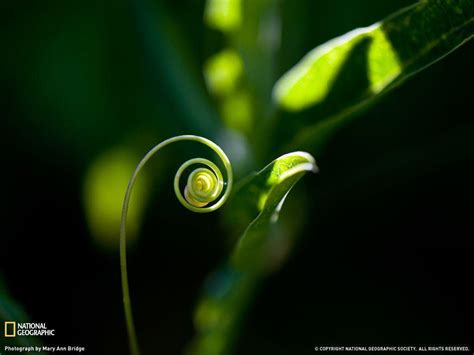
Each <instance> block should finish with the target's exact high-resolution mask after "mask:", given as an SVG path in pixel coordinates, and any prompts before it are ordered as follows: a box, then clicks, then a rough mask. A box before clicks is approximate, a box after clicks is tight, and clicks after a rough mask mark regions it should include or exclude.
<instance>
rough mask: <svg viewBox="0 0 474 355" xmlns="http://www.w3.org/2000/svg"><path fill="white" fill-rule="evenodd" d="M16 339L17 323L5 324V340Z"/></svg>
mask: <svg viewBox="0 0 474 355" xmlns="http://www.w3.org/2000/svg"><path fill="white" fill-rule="evenodd" d="M14 337H16V322H13V321H10V322H5V338H14Z"/></svg>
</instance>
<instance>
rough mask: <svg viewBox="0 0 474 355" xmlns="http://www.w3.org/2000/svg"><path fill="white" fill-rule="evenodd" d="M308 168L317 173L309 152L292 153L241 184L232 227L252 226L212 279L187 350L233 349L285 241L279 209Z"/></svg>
mask: <svg viewBox="0 0 474 355" xmlns="http://www.w3.org/2000/svg"><path fill="white" fill-rule="evenodd" d="M309 171H313V172H315V171H317V167H316V164H315V161H314V158H313V157H312V156H311V155H310V154H308V153H304V152H294V153H289V154H286V155H283V156H282V157H280V158H278V159H276V160H274V161H273V162H272V163H271V164H269V165H268V166H267V167H265V168H264V169H263V170H262V171H260V172H259V173H257V174H255V175H252V176H250V177H249V178H248V179H246V180H245V181H244V182H243V183H242V184H241V186H240V187H237V188H236V190H237V191H236V193H235V195H234V196H233V198H232V200H231V201H230V206H229V208H228V211H229V216H228V219H233V218H232V216H233V217H235V218H234V224H233V227H237V228H242V227H243V224H245V223H247V225H248V227H247V228H246V229H245V231H244V233H243V235H242V237H241V238H240V240H239V241H238V243H237V245H236V247H235V249H234V251H233V253H232V255H231V257H230V258H229V260H228V262H227V263H226V265H225V266H224V267H223V268H221V269H220V270H218V271H217V272H215V273H214V274H213V275H211V277H210V279H209V281H208V282H207V285H206V289H205V291H204V295H203V297H202V298H201V300H200V301H199V303H198V306H197V308H196V312H195V326H196V329H197V332H198V333H197V336H196V338H195V340H194V342H193V344H192V345H191V347H190V348H189V349H188V354H195V355H217V354H219V355H224V354H229V353H231V352H232V351H231V349H232V344H233V342H234V341H235V338H236V337H237V333H238V329H239V328H240V327H239V325H240V324H241V322H242V320H243V315H244V314H245V310H246V309H247V308H248V305H249V303H250V302H251V300H252V298H253V296H254V294H255V292H256V289H257V287H258V285H259V281H260V280H261V279H262V278H263V277H264V276H265V275H266V274H267V273H268V272H269V270H270V269H272V263H273V259H274V254H275V249H277V248H278V245H279V243H281V240H279V237H282V236H281V235H280V236H278V235H276V233H274V232H275V229H274V226H275V224H276V222H277V220H278V215H279V212H280V210H281V208H282V205H283V203H284V201H285V198H286V196H287V195H288V193H289V192H290V190H291V189H292V188H293V186H294V185H295V184H296V183H297V182H298V180H299V179H301V177H303V176H304V175H305V174H306V173H307V172H309ZM244 211H245V212H244ZM250 218H252V219H253V220H252V219H250ZM250 221H251V223H250V224H248V223H249V222H250ZM283 238H285V236H283Z"/></svg>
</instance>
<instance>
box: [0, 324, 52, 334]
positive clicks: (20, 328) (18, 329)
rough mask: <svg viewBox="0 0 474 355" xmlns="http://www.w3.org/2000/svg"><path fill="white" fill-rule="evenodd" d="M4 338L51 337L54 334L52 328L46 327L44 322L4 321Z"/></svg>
mask: <svg viewBox="0 0 474 355" xmlns="http://www.w3.org/2000/svg"><path fill="white" fill-rule="evenodd" d="M4 329H5V331H4V336H5V338H14V337H17V336H18V337H45V336H47V337H51V336H54V335H55V330H54V329H48V327H47V326H46V323H19V322H15V321H6V322H5V323H4Z"/></svg>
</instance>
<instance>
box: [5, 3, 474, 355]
mask: <svg viewBox="0 0 474 355" xmlns="http://www.w3.org/2000/svg"><path fill="white" fill-rule="evenodd" d="M411 3H412V2H411V1H402V0H387V1H383V2H382V1H376V0H358V1H349V0H332V1H329V0H320V1H313V0H298V1H289V0H286V1H283V0H282V1H269V0H268V1H263V0H262V1H255V3H253V2H252V3H250V5H248V6H247V7H246V9H247V10H248V11H253V12H249V13H250V14H252V13H255V14H261V16H260V15H259V16H257V15H256V16H255V18H254V17H252V16H251V15H248V14H249V13H247V15H248V16H247V17H246V21H249V22H245V27H244V28H243V30H241V33H240V34H239V35H238V36H227V35H224V34H223V33H221V32H220V31H217V30H215V29H212V28H211V27H212V26H211V25H212V19H209V18H207V20H206V19H205V17H204V8H205V1H203V0H200V1H194V0H181V1H171V0H167V1H164V0H132V1H126V0H117V1H89V0H84V1H81V2H79V1H74V0H71V1H68V2H64V1H42V2H39V1H22V2H20V1H8V0H4V1H2V4H1V5H0V14H1V15H0V16H1V17H0V20H1V21H0V43H1V48H2V54H1V66H0V78H1V84H0V90H1V95H0V102H1V106H0V113H1V116H2V133H3V134H2V146H3V155H2V174H1V179H2V186H3V201H4V202H3V211H2V227H3V228H2V235H1V238H0V272H1V278H2V279H3V281H4V283H5V285H6V288H7V289H8V290H9V293H10V295H11V296H12V298H14V299H15V300H16V301H17V302H18V303H19V304H21V305H22V306H23V308H24V309H25V310H26V312H27V313H28V314H29V316H30V318H31V319H32V320H34V321H37V322H47V323H48V325H50V326H51V327H52V328H55V329H56V332H57V336H56V337H55V338H54V341H50V340H49V339H45V343H46V344H49V342H51V343H52V344H53V343H54V344H59V343H63V344H77V345H84V346H86V347H87V350H88V353H91V354H104V353H105V354H109V353H110V354H112V353H113V354H126V353H127V351H128V350H127V340H126V333H125V322H124V319H123V312H122V305H121V299H122V296H121V288H120V275H119V263H118V240H117V237H118V222H119V220H118V218H119V211H120V208H121V205H120V204H121V201H122V198H123V191H124V188H125V184H126V182H127V181H128V178H129V176H130V174H131V171H132V170H133V168H134V166H135V165H136V163H137V162H138V160H139V159H140V157H141V156H142V155H143V154H144V153H145V152H146V151H147V150H148V149H149V148H151V146H152V145H154V144H156V143H158V142H159V141H161V140H163V139H165V138H168V137H170V136H173V135H178V134H188V133H191V134H200V135H204V136H206V137H208V138H210V139H213V140H215V141H216V142H217V143H218V144H221V145H222V147H223V149H224V150H225V151H226V152H227V153H228V154H229V157H230V158H231V161H232V162H233V164H234V168H235V170H236V174H237V176H238V177H242V176H244V175H245V174H246V173H248V172H250V171H253V170H255V169H260V168H262V167H263V166H264V165H266V164H267V163H268V162H270V161H271V160H273V159H274V158H276V157H278V156H279V155H281V154H283V153H286V152H287V151H286V147H285V144H284V143H285V142H288V141H290V140H291V139H290V138H291V137H289V135H291V132H293V131H294V130H295V129H297V128H298V125H300V123H299V122H307V121H308V120H311V118H312V114H314V111H313V110H312V109H309V110H306V111H303V112H302V113H298V114H294V113H282V112H279V111H278V110H277V109H276V108H275V107H274V106H273V104H271V101H270V95H271V88H272V86H273V84H274V83H275V81H276V80H277V79H278V78H279V77H281V75H282V74H283V73H285V72H286V71H287V70H288V69H289V68H291V67H292V66H293V65H294V64H295V63H296V62H297V61H298V60H299V59H300V58H301V57H302V56H303V55H304V54H306V53H307V52H308V51H309V50H311V49H312V48H314V47H315V46H317V45H319V44H321V43H323V42H325V41H327V40H329V39H331V38H333V37H336V36H338V35H341V34H343V33H345V32H348V31H350V30H352V29H354V28H357V27H361V26H368V25H370V24H372V23H374V22H376V21H378V20H380V19H383V18H384V17H386V16H387V15H389V14H391V13H393V12H394V11H396V10H398V9H400V8H402V7H404V6H407V5H410V4H411ZM262 9H264V10H262ZM244 15H245V14H244ZM205 21H207V23H208V25H206V22H205ZM265 28H270V30H268V31H267V32H265V30H264V29H265ZM261 36H263V38H264V40H263V42H260V41H261ZM265 36H266V37H265ZM262 43H267V44H268V47H265V45H264V44H262ZM229 48H230V50H229V51H230V52H227V54H228V57H227V60H229V61H230V63H231V64H230V65H231V66H233V70H234V72H235V73H239V72H240V71H245V73H246V74H245V78H244V79H242V80H241V81H240V82H239V87H238V89H237V91H236V94H235V95H233V96H232V97H231V98H223V97H224V96H222V94H221V93H219V90H221V92H222V90H223V92H225V90H226V85H231V86H232V83H230V84H229V83H227V84H226V82H225V80H224V82H222V81H221V82H220V84H219V83H217V84H216V85H217V86H215V87H217V89H216V90H217V91H215V92H214V93H213V92H212V91H213V90H212V83H210V82H209V80H211V79H209V76H207V77H206V76H205V73H206V71H207V70H211V71H212V61H209V58H213V56H214V55H216V53H219V52H221V51H222V50H224V49H229ZM233 50H236V51H237V53H240V54H241V55H242V58H243V59H242V58H239V57H237V59H236V58H235V57H232V55H233V52H232V51H233ZM229 56H230V59H229ZM472 63H474V47H473V45H472V43H468V44H467V45H465V46H463V47H462V48H460V49H459V50H457V51H455V52H454V53H452V54H451V55H449V56H448V57H447V58H445V59H443V60H442V61H440V62H439V63H436V64H435V65H433V66H431V67H430V68H428V69H427V70H425V71H423V72H421V73H420V74H418V75H416V76H415V77H413V78H411V79H410V80H408V81H407V82H406V83H404V84H403V85H402V86H400V87H398V88H397V89H395V90H394V91H391V92H390V93H388V94H387V95H385V96H384V97H383V98H382V99H381V100H379V101H378V102H377V104H376V105H374V106H372V107H370V108H369V109H367V110H365V111H364V112H363V113H362V114H360V115H359V116H358V117H357V119H354V120H351V121H350V122H349V123H348V124H347V125H345V126H344V127H343V128H342V129H340V130H338V131H337V132H336V133H335V134H334V135H333V136H332V137H331V138H330V140H329V141H328V142H327V144H326V145H325V146H324V148H320V149H317V150H314V151H310V153H312V154H313V155H314V156H315V158H316V160H317V162H318V166H319V168H320V174H318V175H317V176H310V177H305V179H304V181H303V182H302V183H300V185H298V186H297V188H296V189H295V191H294V192H292V193H291V194H290V196H289V199H288V201H287V203H286V204H285V207H284V209H283V216H282V217H283V218H285V216H286V218H287V219H289V220H291V218H292V216H296V215H298V216H303V217H304V218H301V221H302V222H301V225H300V226H299V229H298V234H299V235H300V238H299V239H298V240H299V242H298V243H297V247H296V248H295V249H294V252H293V253H292V254H291V256H290V257H289V260H288V261H287V262H286V263H285V264H284V265H280V266H279V268H278V271H276V272H275V273H274V274H273V275H272V276H270V277H269V278H268V279H267V280H266V281H265V282H264V283H263V284H262V285H260V290H259V293H258V296H257V297H256V298H255V300H254V303H253V304H252V306H251V308H250V310H249V312H248V315H247V317H246V318H245V321H244V323H243V326H242V334H241V336H240V337H239V338H238V341H237V344H236V347H235V353H236V354H310V353H312V352H313V349H314V347H315V346H317V345H344V344H346V345H356V344H368V345H375V344H472V342H473V339H472V334H474V327H473V312H472V311H473V309H472V299H473V294H472V290H470V287H469V286H470V284H471V283H472V273H471V272H470V271H469V270H470V267H472V252H473V243H472V235H473V230H472V200H473V197H474V187H473V184H472V181H473V178H474V170H473V163H474V143H473V139H472V137H473V135H474V122H473V121H472V118H473V103H474V91H473V90H472V82H473V80H474V72H473V70H472ZM217 70H218V69H217ZM236 76H238V74H236ZM206 78H207V86H206ZM231 82H232V80H231ZM219 85H220V86H219ZM209 88H210V91H211V92H209ZM229 90H230V89H229ZM258 120H267V121H264V122H263V123H260V122H259V123H258V124H256V123H255V122H256V121H258ZM270 129H271V130H270ZM267 130H268V132H271V134H270V133H269V134H268V135H266V134H265V132H267ZM187 148H188V146H187V145H186V144H185V145H183V147H177V148H170V150H169V151H168V152H167V153H166V154H162V155H160V158H159V159H157V160H156V161H155V162H154V163H153V164H152V167H150V168H149V169H147V171H146V174H145V176H144V177H143V179H142V180H141V184H140V185H139V186H138V189H137V191H135V192H136V196H135V201H134V204H133V206H132V215H131V216H130V218H131V222H132V223H131V226H130V228H131V229H130V233H131V234H132V236H134V238H132V239H133V240H132V242H131V244H132V246H133V249H132V250H131V252H130V254H129V264H130V277H131V290H132V300H133V303H134V307H135V313H136V323H137V331H138V334H139V341H140V343H141V344H142V347H143V352H144V353H157V352H161V353H166V354H179V353H183V351H184V349H185V348H186V346H187V344H189V343H190V341H191V339H192V337H193V334H194V330H193V324H192V322H193V309H194V306H195V304H196V301H197V299H198V297H199V295H200V294H201V290H202V284H203V282H204V280H205V279H206V276H207V275H208V274H209V272H210V271H211V270H214V269H216V268H217V267H218V266H219V265H221V263H222V262H223V261H224V260H225V258H226V256H227V254H228V253H229V250H230V249H231V247H232V243H233V241H234V240H233V239H232V236H231V234H232V233H230V232H229V231H228V230H227V228H226V226H225V223H223V222H222V219H221V218H220V213H216V214H210V215H196V214H192V213H191V212H188V211H186V210H185V209H183V208H182V206H180V205H179V203H178V202H177V200H176V199H175V197H174V195H173V191H172V185H171V181H172V177H173V174H174V173H175V171H176V167H177V166H178V164H179V163H180V162H182V160H183V159H184V157H187V154H186V153H187V152H186V149H187ZM193 149H194V147H193ZM291 149H295V150H296V149H302V148H301V147H291ZM195 152H196V151H195V150H193V153H195ZM188 155H189V154H188ZM183 221H184V222H183ZM1 297H2V295H0V298H1Z"/></svg>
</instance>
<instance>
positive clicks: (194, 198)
mask: <svg viewBox="0 0 474 355" xmlns="http://www.w3.org/2000/svg"><path fill="white" fill-rule="evenodd" d="M179 141H194V142H198V143H202V144H204V145H206V146H207V147H209V148H211V149H212V150H213V151H214V152H215V153H216V154H217V155H218V157H219V158H220V159H221V160H222V163H223V165H224V167H225V169H226V178H227V181H226V182H225V181H224V178H223V175H222V173H221V171H220V170H219V168H218V167H217V165H215V164H214V163H213V162H211V161H210V160H207V159H203V158H194V159H190V160H188V161H186V162H185V163H183V164H182V165H181V166H180V167H179V169H178V171H177V172H176V175H175V178H174V191H175V193H176V197H177V198H178V200H179V202H181V204H182V205H183V206H184V207H186V208H187V209H189V210H191V211H193V212H198V213H207V212H212V211H215V210H217V209H218V208H219V207H221V206H222V205H223V204H224V203H225V202H226V200H227V199H228V197H229V195H230V192H231V189H232V183H233V176H232V167H231V165H230V161H229V158H228V157H227V155H226V154H225V153H224V151H223V150H222V149H221V148H220V147H219V146H218V145H217V144H215V143H214V142H212V141H210V140H209V139H206V138H203V137H199V136H193V135H182V136H176V137H172V138H169V139H167V140H165V141H163V142H161V143H159V144H157V145H156V146H155V147H153V148H152V149H151V150H150V151H149V152H148V153H147V154H146V155H145V156H144V157H143V159H142V160H141V161H140V163H139V164H138V165H137V167H136V169H135V171H134V172H133V174H132V177H131V178H130V181H129V182H128V186H127V190H126V192H125V198H124V201H123V206H122V216H121V222H120V269H121V276H122V291H123V304H124V310H125V320H126V322H127V332H128V336H129V342H130V351H131V353H132V354H133V355H139V354H140V350H139V347H138V341H137V336H136V332H135V326H134V322H133V315H132V307H131V303H130V290H129V284H128V273H127V239H126V238H127V237H126V224H127V212H128V206H129V202H130V196H131V193H132V189H133V186H134V184H135V180H136V179H137V176H138V174H139V172H140V171H141V170H142V168H143V167H144V165H145V164H146V163H147V162H148V161H149V160H150V158H151V157H152V156H153V155H155V154H156V153H157V152H158V151H159V150H161V148H163V147H165V146H167V145H169V144H171V143H175V142H179ZM192 165H199V167H197V168H196V169H195V170H193V171H192V172H191V173H190V174H189V177H188V180H187V184H186V187H185V188H184V191H181V189H180V180H181V176H182V175H183V173H184V171H185V170H186V169H188V168H189V167H191V166H192ZM223 191H224V192H223Z"/></svg>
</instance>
